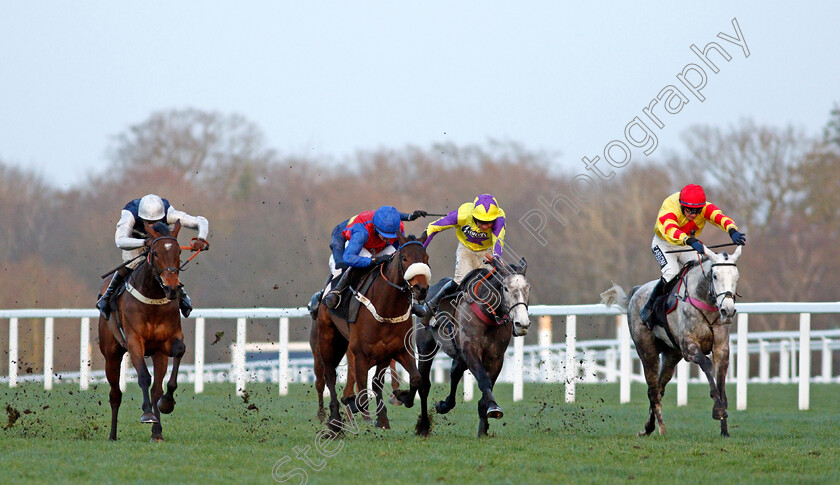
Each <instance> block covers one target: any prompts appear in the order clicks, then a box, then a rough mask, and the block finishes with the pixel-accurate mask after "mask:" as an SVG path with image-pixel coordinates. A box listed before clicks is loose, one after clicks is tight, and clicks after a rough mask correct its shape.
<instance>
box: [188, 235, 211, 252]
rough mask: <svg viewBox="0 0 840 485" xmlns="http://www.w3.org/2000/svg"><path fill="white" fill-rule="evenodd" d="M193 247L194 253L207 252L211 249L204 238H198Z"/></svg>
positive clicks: (193, 242)
mask: <svg viewBox="0 0 840 485" xmlns="http://www.w3.org/2000/svg"><path fill="white" fill-rule="evenodd" d="M191 247H192V250H193V251H207V250H208V249H210V243H209V242H207V240H205V239H203V238H200V237H197V238H195V239H193V241H192V244H191Z"/></svg>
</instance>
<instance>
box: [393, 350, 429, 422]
mask: <svg viewBox="0 0 840 485" xmlns="http://www.w3.org/2000/svg"><path fill="white" fill-rule="evenodd" d="M396 358H397V361H398V362H399V363H400V365H401V366H403V369H405V370H406V371H408V379H409V381H408V383H409V386H408V389H407V390H406V389H399V376H398V375H397V372H396V371H395V370H393V369H391V371H390V372H391V380H392V383H393V386H394V394H393V397H394V398H396V400H397V402H400V403H402V404H405V407H407V408H410V407H412V406H414V396H416V395H417V391H418V390H419V389H420V383H421V381H422V378H421V377H420V371H418V370H417V366H416V365H415V364H414V355H412V353H411V352H409V351H408V350H403V351H402V352H400V353H399V354H398V355H397V356H396ZM391 363H392V365H393V361H392V362H391Z"/></svg>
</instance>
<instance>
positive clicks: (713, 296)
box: [707, 262, 737, 305]
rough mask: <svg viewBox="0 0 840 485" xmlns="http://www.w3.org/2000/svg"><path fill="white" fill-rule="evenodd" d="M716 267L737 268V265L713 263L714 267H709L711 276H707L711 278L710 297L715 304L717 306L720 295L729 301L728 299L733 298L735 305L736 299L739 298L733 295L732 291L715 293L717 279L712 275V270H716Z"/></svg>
mask: <svg viewBox="0 0 840 485" xmlns="http://www.w3.org/2000/svg"><path fill="white" fill-rule="evenodd" d="M715 266H736V267H737V265H736V264H735V263H732V262H725V263H712V265H711V266H710V267H709V274H708V276H707V277H708V278H709V297H711V299H712V301H713V302H714V303H715V305H717V304H718V297H719V296H720V295H723V299H724V300H725V299H727V298H732V302H733V303H734V302H735V297H736V296H737V294H736V293H732V292H731V291H722V292H720V293H716V292H715V279H714V277H713V276H714V275H712V268H714V267H715Z"/></svg>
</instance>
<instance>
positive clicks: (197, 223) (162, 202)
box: [96, 194, 210, 320]
mask: <svg viewBox="0 0 840 485" xmlns="http://www.w3.org/2000/svg"><path fill="white" fill-rule="evenodd" d="M178 221H180V222H181V225H182V226H184V227H189V228H191V229H197V230H198V237H197V238H196V239H195V240H194V241H193V242H192V250H193V251H198V250H202V251H206V250H207V249H210V244H209V243H208V242H207V234H208V233H209V232H210V224H209V223H208V222H207V219H205V218H204V217H201V216H191V215H189V214H187V213H186V212H183V211H179V210H177V209H175V208H174V207H172V206H171V205H170V204H169V201H168V200H166V199H162V198H160V197H158V196H157V195H155V194H148V195H144V196H143V197H142V198H140V199H134V200H132V201H131V202H129V203H128V204H126V205H125V207H123V209H122V212H121V213H120V220H119V221H118V222H117V231H116V233H115V234H114V242H115V243H116V245H117V247H118V248H120V249H122V259H123V261H124V262H128V261H131V262H130V263H129V264H127V265H126V266H124V267H122V268H120V269H119V270H118V271H116V272H115V273H114V276H113V278H112V279H111V282H110V284H109V285H108V289H107V290H105V293H103V294H102V295H101V296H100V297H99V301H97V302H96V308H98V309H99V312H100V314H101V315H102V317H103V318H105V319H106V320H107V319H109V318H110V316H111V308H110V305H111V304H110V300H111V297H112V296H113V294H114V291H116V289H117V288H119V287H120V285H122V284H123V282H124V281H125V277H126V276H128V274H129V273H131V271H132V270H134V268H136V267H137V266H138V265H139V264H140V262H141V261H142V259H141V258H138V256H140V254H141V253H142V252H143V247H144V245H145V243H146V241H147V239H148V238H149V235H148V234H147V233H146V229H145V227H144V225H143V223H144V222H148V223H149V224H155V223H156V222H162V223H164V224H175V223H176V222H178ZM179 300H180V301H179V305H180V307H181V313H182V314H183V315H184V317H188V316H189V314H190V312H191V311H192V303H191V302H190V297H189V296H188V295H187V293H186V292H185V291H184V289H183V287H182V288H181V294H180V296H179Z"/></svg>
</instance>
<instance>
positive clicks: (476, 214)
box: [472, 194, 499, 222]
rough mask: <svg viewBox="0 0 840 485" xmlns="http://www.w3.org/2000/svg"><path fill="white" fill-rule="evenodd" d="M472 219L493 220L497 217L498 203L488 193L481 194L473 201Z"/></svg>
mask: <svg viewBox="0 0 840 485" xmlns="http://www.w3.org/2000/svg"><path fill="white" fill-rule="evenodd" d="M472 216H473V219H475V220H476V221H480V222H493V221H495V220H496V219H497V218H498V217H499V203H498V202H496V198H495V197H493V196H492V195H490V194H481V195H479V196H478V197H476V198H475V200H474V201H473V210H472Z"/></svg>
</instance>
